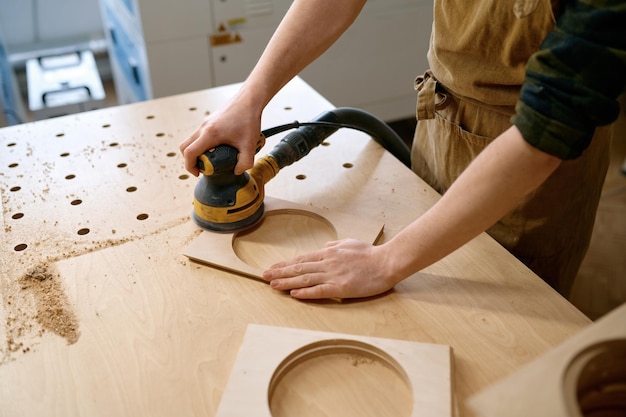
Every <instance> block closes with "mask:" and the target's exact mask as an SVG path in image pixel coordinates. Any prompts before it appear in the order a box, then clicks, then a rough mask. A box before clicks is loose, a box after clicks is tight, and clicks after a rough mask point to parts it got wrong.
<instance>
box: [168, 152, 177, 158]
mask: <svg viewBox="0 0 626 417" xmlns="http://www.w3.org/2000/svg"><path fill="white" fill-rule="evenodd" d="M167 156H169V157H170V158H171V157H173V156H176V152H168V153H167Z"/></svg>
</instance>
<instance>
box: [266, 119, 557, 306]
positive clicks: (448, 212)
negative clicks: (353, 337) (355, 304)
mask: <svg viewBox="0 0 626 417" xmlns="http://www.w3.org/2000/svg"><path fill="white" fill-rule="evenodd" d="M560 162H561V161H560V160H559V159H558V158H555V157H553V156H550V155H548V154H546V153H544V152H542V151H540V150H538V149H536V148H534V147H532V146H531V145H529V144H528V143H527V142H526V141H525V140H524V139H523V137H522V135H521V134H520V132H519V131H518V130H517V128H516V127H511V128H510V129H508V130H507V131H506V132H504V133H503V134H502V135H500V136H499V137H498V138H496V139H495V140H494V142H493V143H492V144H491V145H489V146H488V147H487V148H485V150H484V151H483V152H482V153H481V154H480V155H479V156H478V157H477V158H476V159H475V160H474V161H473V162H472V164H470V166H469V167H468V168H467V169H466V170H465V172H463V174H462V175H461V176H460V177H459V178H458V179H457V180H456V181H455V183H454V184H453V185H452V186H451V187H450V189H449V190H448V191H447V192H446V193H445V195H444V196H443V197H442V198H441V199H440V200H439V201H438V202H437V203H436V204H435V205H434V206H433V207H432V208H431V209H429V210H428V211H427V212H426V213H425V214H424V215H423V216H421V217H420V218H418V219H416V220H415V221H414V222H413V223H411V224H410V225H408V226H407V227H406V228H405V229H404V230H402V231H401V232H400V233H398V234H397V235H396V236H394V237H393V238H392V239H391V240H390V241H389V242H387V243H385V244H383V245H380V246H372V245H369V244H365V243H363V242H359V241H355V240H344V241H338V242H330V243H329V245H327V247H326V248H324V249H322V250H320V251H317V252H313V253H310V254H307V255H303V256H301V257H299V258H297V259H295V260H293V261H290V262H286V263H281V264H278V265H276V266H273V267H272V268H271V269H270V270H269V271H266V273H265V276H264V277H265V279H266V280H268V281H270V282H271V286H272V288H275V289H278V290H291V295H292V296H294V297H296V298H330V297H338V298H351V297H365V296H370V295H375V294H379V293H382V292H384V291H386V290H388V289H390V288H392V287H393V286H394V285H395V284H397V283H398V282H400V281H402V280H403V279H405V278H406V277H408V276H409V275H411V274H413V273H415V272H417V271H419V270H421V269H423V268H425V267H427V266H428V265H431V264H432V263H434V262H436V261H438V260H439V259H441V258H443V257H445V256H446V255H448V254H450V253H451V252H453V251H454V250H456V249H457V248H459V247H460V246H462V245H463V244H465V243H467V242H469V241H470V240H471V239H473V238H474V237H476V236H477V235H478V234H480V233H481V232H483V231H485V230H486V229H487V228H489V227H490V226H491V225H493V224H494V223H496V222H497V221H498V220H499V219H500V218H501V217H503V216H504V215H505V214H506V213H507V212H508V211H510V210H511V209H512V208H513V207H515V205H516V204H517V203H518V202H519V201H520V200H521V199H522V198H523V197H524V196H525V195H527V194H528V193H530V192H531V191H532V190H534V189H536V188H537V187H538V186H539V185H540V184H542V183H543V182H544V181H545V180H546V178H548V176H550V174H551V173H552V172H554V170H555V169H556V168H557V167H558V166H559V164H560Z"/></svg>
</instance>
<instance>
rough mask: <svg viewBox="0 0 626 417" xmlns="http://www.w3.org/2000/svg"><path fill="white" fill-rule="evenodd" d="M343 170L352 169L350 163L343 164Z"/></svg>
mask: <svg viewBox="0 0 626 417" xmlns="http://www.w3.org/2000/svg"><path fill="white" fill-rule="evenodd" d="M343 167H344V168H352V167H354V165H352V164H351V163H350V162H346V163H345V164H343Z"/></svg>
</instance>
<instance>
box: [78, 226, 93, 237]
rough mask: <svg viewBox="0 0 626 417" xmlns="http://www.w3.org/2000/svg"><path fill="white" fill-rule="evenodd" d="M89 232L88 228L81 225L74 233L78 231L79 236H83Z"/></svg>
mask: <svg viewBox="0 0 626 417" xmlns="http://www.w3.org/2000/svg"><path fill="white" fill-rule="evenodd" d="M89 232H90V230H89V229H88V228H86V227H83V228H82V229H78V232H76V233H78V234H79V235H81V236H84V235H86V234H88V233H89Z"/></svg>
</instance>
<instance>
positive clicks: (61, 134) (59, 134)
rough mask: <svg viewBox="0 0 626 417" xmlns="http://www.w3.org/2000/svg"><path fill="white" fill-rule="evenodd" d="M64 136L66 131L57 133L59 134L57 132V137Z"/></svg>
mask: <svg viewBox="0 0 626 417" xmlns="http://www.w3.org/2000/svg"><path fill="white" fill-rule="evenodd" d="M63 136H65V133H57V134H56V137H57V138H61V137H63Z"/></svg>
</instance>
